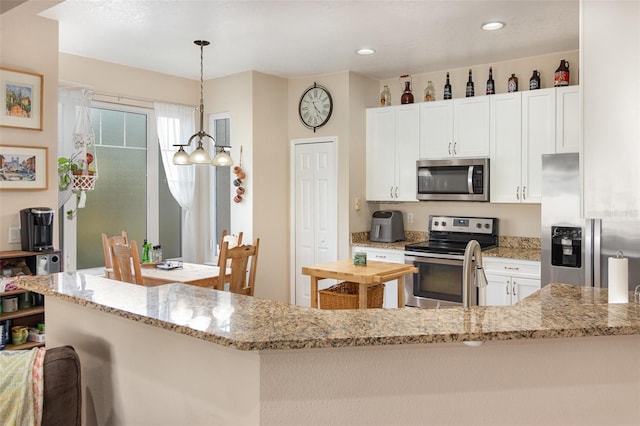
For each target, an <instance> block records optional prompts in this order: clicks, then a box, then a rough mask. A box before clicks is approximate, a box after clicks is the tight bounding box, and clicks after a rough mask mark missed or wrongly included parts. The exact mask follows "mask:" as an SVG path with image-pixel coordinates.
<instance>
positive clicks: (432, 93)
mask: <svg viewBox="0 0 640 426" xmlns="http://www.w3.org/2000/svg"><path fill="white" fill-rule="evenodd" d="M424 100H425V102H431V101H435V100H436V89H435V88H434V87H433V83H432V82H431V80H429V81H428V82H427V87H426V88H425V89H424Z"/></svg>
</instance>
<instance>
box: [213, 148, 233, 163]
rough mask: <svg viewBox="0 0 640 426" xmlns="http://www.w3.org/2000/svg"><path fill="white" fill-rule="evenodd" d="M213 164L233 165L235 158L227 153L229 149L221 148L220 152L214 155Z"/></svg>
mask: <svg viewBox="0 0 640 426" xmlns="http://www.w3.org/2000/svg"><path fill="white" fill-rule="evenodd" d="M211 164H212V165H214V166H232V165H233V160H232V159H231V156H230V155H229V154H227V151H225V150H224V149H221V150H220V152H218V153H217V154H216V155H215V157H213V160H211Z"/></svg>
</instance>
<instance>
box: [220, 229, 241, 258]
mask: <svg viewBox="0 0 640 426" xmlns="http://www.w3.org/2000/svg"><path fill="white" fill-rule="evenodd" d="M225 241H227V242H229V243H232V244H229V246H230V247H226V246H225V245H224V242H225ZM241 244H242V232H238V237H237V239H236V237H235V236H234V235H230V234H227V230H226V229H225V230H223V231H222V235H221V236H220V252H222V250H225V249H226V248H233V247H235V246H239V245H241ZM220 255H221V253H218V267H220V265H221V263H220ZM227 267H228V265H227Z"/></svg>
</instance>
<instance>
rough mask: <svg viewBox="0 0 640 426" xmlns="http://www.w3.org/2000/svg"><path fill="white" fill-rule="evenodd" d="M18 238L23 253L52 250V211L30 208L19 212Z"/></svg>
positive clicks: (43, 208) (49, 209)
mask: <svg viewBox="0 0 640 426" xmlns="http://www.w3.org/2000/svg"><path fill="white" fill-rule="evenodd" d="M20 238H21V240H22V250H24V251H49V250H53V209H51V208H49V207H30V208H28V209H22V210H20Z"/></svg>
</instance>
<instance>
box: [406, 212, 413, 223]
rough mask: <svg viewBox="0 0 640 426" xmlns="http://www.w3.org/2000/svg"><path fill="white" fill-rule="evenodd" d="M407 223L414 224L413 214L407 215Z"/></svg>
mask: <svg viewBox="0 0 640 426" xmlns="http://www.w3.org/2000/svg"><path fill="white" fill-rule="evenodd" d="M407 223H413V213H407Z"/></svg>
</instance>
